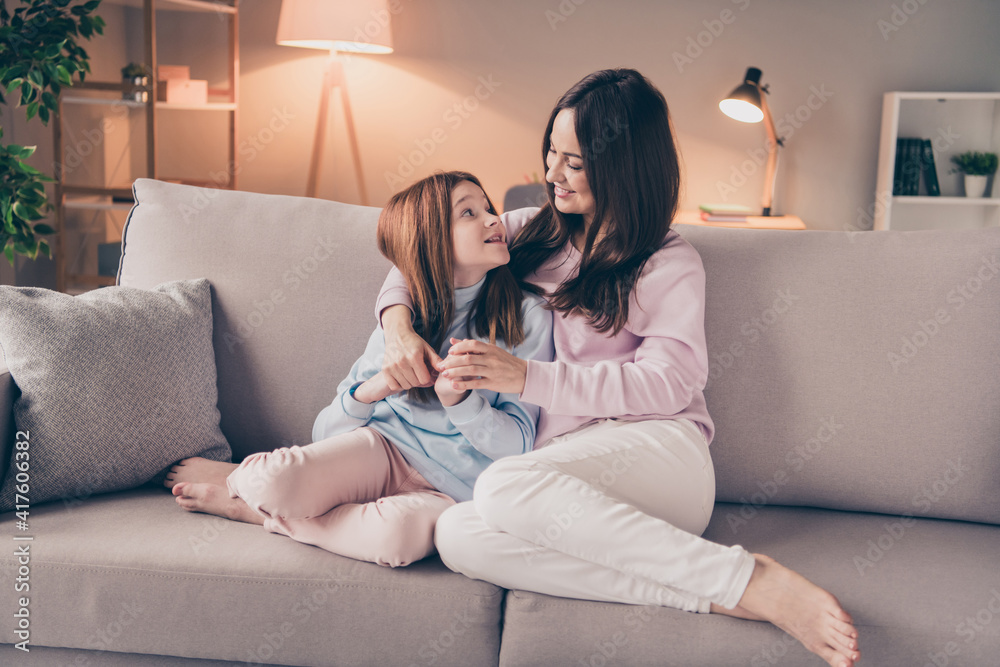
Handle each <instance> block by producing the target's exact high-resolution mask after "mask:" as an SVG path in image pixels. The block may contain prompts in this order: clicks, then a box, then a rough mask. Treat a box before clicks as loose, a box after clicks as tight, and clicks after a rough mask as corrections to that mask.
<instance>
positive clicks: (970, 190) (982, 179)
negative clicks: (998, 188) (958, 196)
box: [951, 151, 997, 197]
mask: <svg viewBox="0 0 1000 667" xmlns="http://www.w3.org/2000/svg"><path fill="white" fill-rule="evenodd" d="M951 161H952V162H954V163H955V168H954V169H952V173H954V172H958V173H960V174H964V176H965V196H966V197H985V196H986V195H987V193H986V185H987V181H988V180H989V177H990V176H992V175H993V174H994V173H995V172H996V170H997V154H996V153H981V152H979V151H966V152H965V153H959V154H958V155H953V156H952V157H951Z"/></svg>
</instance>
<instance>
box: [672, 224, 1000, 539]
mask: <svg viewBox="0 0 1000 667" xmlns="http://www.w3.org/2000/svg"><path fill="white" fill-rule="evenodd" d="M677 229H678V231H679V232H680V233H681V235H682V236H683V237H684V238H685V239H687V240H688V241H690V242H691V243H692V244H693V245H694V247H695V248H697V250H698V252H699V253H700V254H701V257H702V260H703V262H704V264H705V272H706V281H707V285H706V288H707V297H706V298H707V303H706V316H705V318H706V322H705V326H706V333H707V336H708V349H709V360H710V375H709V380H708V387H707V389H706V399H707V401H708V408H709V412H710V413H711V415H712V417H713V419H714V421H715V424H716V428H717V431H716V436H715V440H714V441H713V443H712V446H711V451H712V456H713V459H714V461H715V466H716V477H717V483H718V487H717V489H718V491H717V496H718V499H719V500H722V501H728V502H733V503H740V504H741V505H740V507H739V508H738V509H735V510H727V513H728V514H729V516H727V517H726V518H727V520H728V521H729V523H730V525H731V527H732V528H733V530H734V531H737V532H738V530H739V528H740V527H741V526H742V525H744V523H743V522H746V521H750V520H752V517H753V516H754V513H755V510H756V508H757V507H758V506H760V505H763V504H779V505H807V506H818V507H827V508H831V509H844V510H861V511H872V512H887V513H893V514H911V515H914V516H924V517H942V518H958V519H967V520H972V521H983V522H990V523H1000V483H998V480H1000V229H997V228H991V229H982V230H968V231H953V232H949V231H920V232H861V233H845V232H826V231H795V232H790V231H764V230H743V229H721V228H710V227H694V226H684V225H679V226H678V227H677Z"/></svg>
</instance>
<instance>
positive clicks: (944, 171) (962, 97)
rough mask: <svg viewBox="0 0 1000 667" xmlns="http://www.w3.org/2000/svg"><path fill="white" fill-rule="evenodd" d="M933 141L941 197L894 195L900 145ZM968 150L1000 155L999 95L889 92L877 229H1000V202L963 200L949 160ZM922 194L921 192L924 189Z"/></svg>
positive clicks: (880, 155) (884, 108)
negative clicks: (900, 140) (910, 140)
mask: <svg viewBox="0 0 1000 667" xmlns="http://www.w3.org/2000/svg"><path fill="white" fill-rule="evenodd" d="M899 137H919V138H924V139H930V140H931V145H932V146H933V148H934V164H935V167H936V169H937V177H938V182H939V183H940V187H941V196H940V197H928V196H922V195H921V196H901V195H895V196H893V194H892V184H893V172H894V167H895V164H896V139H898V138H899ZM969 150H976V151H991V152H994V153H1000V92H997V93H934V92H891V93H885V95H884V96H883V98H882V131H881V137H880V140H879V153H878V176H877V183H876V205H875V225H874V228H875V229H876V230H885V229H903V230H913V229H968V228H978V227H989V226H1000V198H998V197H997V196H996V192H997V189H998V188H997V187H996V185H995V183H991V192H992V193H993V196H991V197H978V198H977V197H968V198H967V197H964V196H962V195H963V194H964V193H963V191H962V183H961V175H959V174H949V173H948V172H949V171H950V170H951V167H952V166H953V165H952V162H951V157H952V156H953V155H957V154H958V153H962V152H965V151H969ZM921 191H922V192H923V186H921Z"/></svg>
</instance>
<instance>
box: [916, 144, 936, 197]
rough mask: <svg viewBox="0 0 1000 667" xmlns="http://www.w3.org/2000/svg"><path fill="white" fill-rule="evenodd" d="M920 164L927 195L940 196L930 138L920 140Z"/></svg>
mask: <svg viewBox="0 0 1000 667" xmlns="http://www.w3.org/2000/svg"><path fill="white" fill-rule="evenodd" d="M921 147H922V149H923V150H922V151H921V155H920V157H921V164H922V165H923V172H924V187H925V188H926V189H927V196H928V197H940V196H941V187H940V185H938V177H937V167H936V166H935V165H934V147H933V146H931V140H930V139H922V140H921Z"/></svg>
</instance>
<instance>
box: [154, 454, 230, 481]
mask: <svg viewBox="0 0 1000 667" xmlns="http://www.w3.org/2000/svg"><path fill="white" fill-rule="evenodd" d="M237 468H239V465H238V464H236V463H226V462H224V461H210V460H209V459H206V458H202V457H200V456H192V457H191V458H189V459H183V460H181V461H178V462H177V463H175V464H174V465H173V467H171V468H170V472H168V473H167V478H166V479H165V480H163V486H165V487H167V488H168V489H172V488H174V485H175V484H178V483H180V482H195V483H199V482H200V483H204V484H215V485H216V486H221V487H223V488H225V486H226V478H227V477H229V473H231V472H232V471H234V470H236V469H237Z"/></svg>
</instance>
